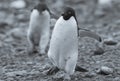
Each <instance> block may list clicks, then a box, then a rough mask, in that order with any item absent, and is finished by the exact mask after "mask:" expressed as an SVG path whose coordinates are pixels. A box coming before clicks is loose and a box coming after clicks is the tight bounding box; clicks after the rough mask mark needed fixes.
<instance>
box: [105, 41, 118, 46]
mask: <svg viewBox="0 0 120 81" xmlns="http://www.w3.org/2000/svg"><path fill="white" fill-rule="evenodd" d="M104 44H106V45H117V42H116V41H114V40H105V41H104Z"/></svg>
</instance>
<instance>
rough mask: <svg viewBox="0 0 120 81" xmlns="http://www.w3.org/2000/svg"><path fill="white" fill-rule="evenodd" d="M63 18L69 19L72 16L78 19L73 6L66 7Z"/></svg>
mask: <svg viewBox="0 0 120 81" xmlns="http://www.w3.org/2000/svg"><path fill="white" fill-rule="evenodd" d="M62 16H63V19H64V20H69V19H70V18H71V17H74V18H75V19H76V16H75V11H74V9H73V8H70V7H66V8H65V10H64V12H63V14H62Z"/></svg>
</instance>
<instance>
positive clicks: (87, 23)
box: [0, 0, 120, 81]
mask: <svg viewBox="0 0 120 81" xmlns="http://www.w3.org/2000/svg"><path fill="white" fill-rule="evenodd" d="M13 1H15V0H0V81H61V79H60V77H61V76H62V74H63V73H62V72H58V73H57V74H56V75H51V76H48V75H46V74H45V71H46V70H48V68H49V67H51V64H50V62H49V59H48V57H47V54H46V55H43V56H39V55H38V54H34V55H32V56H29V55H28V54H27V52H26V49H27V47H28V42H27V39H26V32H27V29H28V24H29V16H30V10H31V9H32V8H33V6H34V5H36V4H37V3H38V0H25V2H26V3H24V2H23V3H21V6H18V7H16V6H15V4H11V3H12V2H13ZM48 1H49V2H48V6H49V8H50V9H51V10H52V11H53V12H54V13H55V14H57V16H60V13H61V11H62V8H60V6H64V5H69V6H71V7H73V8H74V9H75V10H76V15H77V19H78V22H79V26H80V27H83V28H86V29H89V30H91V31H93V32H96V33H97V34H99V35H100V36H101V37H102V39H103V41H107V43H105V42H104V43H105V44H104V45H101V43H99V42H98V41H96V40H94V39H92V38H82V39H81V38H80V37H79V59H78V63H77V64H78V65H80V66H81V67H83V68H85V69H87V70H88V72H85V73H83V72H75V73H74V75H73V76H72V79H71V81H120V43H119V41H120V32H119V31H120V14H119V13H120V1H119V0H113V1H114V2H113V3H112V6H108V7H107V8H104V10H101V8H100V7H98V4H96V2H95V0H65V2H64V4H63V3H62V5H61V4H60V5H59V4H57V3H56V4H57V6H56V4H55V0H48ZM58 1H59V0H58ZM19 4H20V2H19ZM51 29H52V27H51ZM109 40H111V41H112V42H115V43H116V44H115V43H113V44H111V41H110V42H109ZM102 43H103V42H102ZM100 46H101V48H102V49H104V53H99V52H98V53H99V54H98V53H96V52H95V51H96V50H97V51H98V47H100ZM99 51H100V52H101V50H100V49H99Z"/></svg>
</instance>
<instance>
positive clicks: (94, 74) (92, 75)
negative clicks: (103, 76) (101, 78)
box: [85, 72, 96, 78]
mask: <svg viewBox="0 0 120 81" xmlns="http://www.w3.org/2000/svg"><path fill="white" fill-rule="evenodd" d="M95 76H96V73H94V72H91V73H90V72H89V73H87V74H86V75H85V77H87V78H92V77H95Z"/></svg>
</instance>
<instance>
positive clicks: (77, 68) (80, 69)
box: [75, 65, 88, 72]
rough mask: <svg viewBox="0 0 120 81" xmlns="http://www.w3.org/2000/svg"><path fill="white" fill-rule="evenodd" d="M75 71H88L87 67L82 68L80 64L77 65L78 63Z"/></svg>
mask: <svg viewBox="0 0 120 81" xmlns="http://www.w3.org/2000/svg"><path fill="white" fill-rule="evenodd" d="M75 71H79V72H88V70H87V69H84V68H82V67H80V66H78V65H76V67H75Z"/></svg>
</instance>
